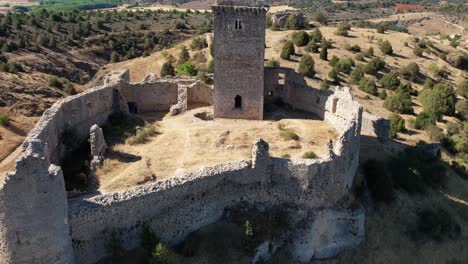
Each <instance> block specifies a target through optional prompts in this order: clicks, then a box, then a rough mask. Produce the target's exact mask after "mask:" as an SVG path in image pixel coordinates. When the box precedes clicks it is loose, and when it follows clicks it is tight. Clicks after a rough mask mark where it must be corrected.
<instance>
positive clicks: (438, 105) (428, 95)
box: [420, 83, 457, 119]
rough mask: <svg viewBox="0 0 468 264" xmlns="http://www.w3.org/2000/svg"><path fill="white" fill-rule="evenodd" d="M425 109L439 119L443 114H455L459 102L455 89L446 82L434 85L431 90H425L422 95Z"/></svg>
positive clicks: (421, 98)
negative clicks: (456, 104)
mask: <svg viewBox="0 0 468 264" xmlns="http://www.w3.org/2000/svg"><path fill="white" fill-rule="evenodd" d="M420 100H421V102H422V105H423V108H424V111H425V112H427V113H429V114H433V115H434V116H436V118H437V119H440V118H441V117H442V115H444V114H445V115H453V114H454V113H455V103H456V102H457V99H456V95H455V91H454V90H453V88H452V87H451V86H449V85H448V84H444V83H438V84H436V85H434V87H433V88H432V89H431V90H424V91H423V92H422V93H421V95H420Z"/></svg>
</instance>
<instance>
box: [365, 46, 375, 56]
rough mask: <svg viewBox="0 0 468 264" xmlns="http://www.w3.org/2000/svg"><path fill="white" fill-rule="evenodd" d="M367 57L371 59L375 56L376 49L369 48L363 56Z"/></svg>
mask: <svg viewBox="0 0 468 264" xmlns="http://www.w3.org/2000/svg"><path fill="white" fill-rule="evenodd" d="M363 55H364V56H365V57H367V58H370V57H373V56H374V48H372V47H369V48H368V49H367V50H366V51H364V54H363Z"/></svg>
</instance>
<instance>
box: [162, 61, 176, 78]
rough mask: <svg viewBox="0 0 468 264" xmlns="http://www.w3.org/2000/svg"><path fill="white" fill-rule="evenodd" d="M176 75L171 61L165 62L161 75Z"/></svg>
mask: <svg viewBox="0 0 468 264" xmlns="http://www.w3.org/2000/svg"><path fill="white" fill-rule="evenodd" d="M168 75H170V76H175V72H174V67H173V66H172V64H170V63H169V62H165V63H164V64H163V65H162V67H161V77H165V76H168Z"/></svg>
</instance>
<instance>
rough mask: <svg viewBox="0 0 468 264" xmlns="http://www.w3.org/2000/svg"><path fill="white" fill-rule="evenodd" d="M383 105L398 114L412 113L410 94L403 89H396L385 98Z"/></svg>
mask: <svg viewBox="0 0 468 264" xmlns="http://www.w3.org/2000/svg"><path fill="white" fill-rule="evenodd" d="M384 107H385V108H386V109H387V110H389V111H392V112H395V113H399V114H412V113H413V106H412V103H411V95H410V94H409V93H406V92H404V91H398V90H397V92H396V93H395V94H393V95H391V96H388V97H387V98H386V99H385V102H384Z"/></svg>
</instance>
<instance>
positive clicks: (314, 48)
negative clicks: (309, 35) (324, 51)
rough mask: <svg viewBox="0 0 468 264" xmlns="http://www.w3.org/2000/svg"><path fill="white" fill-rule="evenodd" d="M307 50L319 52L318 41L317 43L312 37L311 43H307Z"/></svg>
mask: <svg viewBox="0 0 468 264" xmlns="http://www.w3.org/2000/svg"><path fill="white" fill-rule="evenodd" d="M305 50H306V51H308V52H313V53H318V52H319V49H318V46H317V43H315V40H313V39H311V40H310V41H309V43H307V46H306V47H305Z"/></svg>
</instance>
